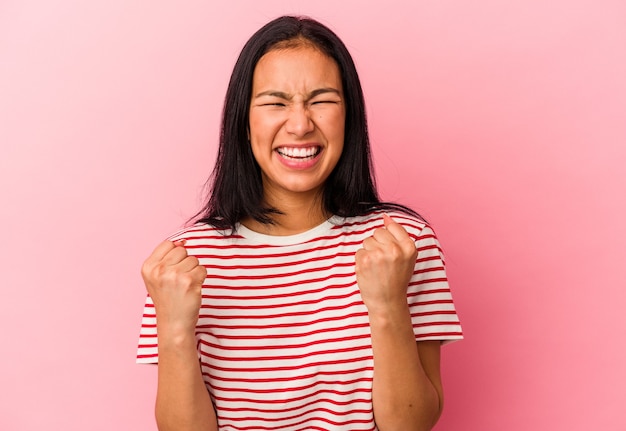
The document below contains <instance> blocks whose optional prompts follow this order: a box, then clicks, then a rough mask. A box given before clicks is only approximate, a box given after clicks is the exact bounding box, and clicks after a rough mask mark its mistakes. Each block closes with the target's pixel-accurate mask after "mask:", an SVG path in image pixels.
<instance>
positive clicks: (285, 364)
mask: <svg viewBox="0 0 626 431" xmlns="http://www.w3.org/2000/svg"><path fill="white" fill-rule="evenodd" d="M392 217H393V219H394V220H395V221H396V222H398V223H400V224H401V225H402V226H403V227H404V228H405V229H406V230H407V232H408V233H409V235H410V236H411V237H412V238H413V239H414V240H415V244H416V247H417V248H418V256H417V260H416V263H415V271H414V273H413V276H412V278H411V281H410V283H409V286H408V290H407V301H408V304H409V307H410V311H411V317H412V322H413V329H414V333H415V338H416V340H418V341H420V340H442V341H451V340H458V339H461V338H462V332H461V326H460V324H459V320H458V317H457V315H456V312H455V308H454V304H453V302H452V296H451V294H450V290H449V287H448V282H447V278H446V273H445V270H444V262H443V255H442V253H441V249H440V247H439V243H438V241H437V238H436V237H435V234H434V233H433V231H432V230H431V229H430V228H429V227H428V226H427V225H426V224H425V223H423V222H421V221H418V220H416V219H414V218H412V217H409V216H407V215H405V214H401V213H393V214H392ZM382 226H383V219H382V213H380V212H376V213H372V214H370V215H367V216H363V217H351V218H340V217H333V218H331V219H329V220H328V221H326V222H325V223H323V224H322V225H320V226H318V227H316V228H314V229H312V230H310V231H307V232H304V233H301V234H298V235H291V236H269V235H263V234H259V233H257V232H253V231H251V230H249V229H246V228H245V227H244V226H239V227H238V230H237V232H236V233H235V234H233V235H231V234H229V233H225V232H224V231H219V230H216V229H215V228H213V227H211V226H208V225H205V224H200V225H195V226H193V227H190V228H187V229H184V230H182V231H180V232H178V233H177V234H176V235H174V236H173V237H172V240H178V239H186V244H185V247H186V248H187V251H188V253H189V254H190V255H194V256H196V257H197V258H198V259H199V261H200V263H201V264H202V265H204V266H205V267H206V269H207V273H208V275H207V278H206V280H205V282H204V285H203V289H202V306H201V309H200V316H199V319H198V326H197V330H196V335H197V340H198V352H199V358H200V362H201V366H202V374H203V376H204V381H205V383H206V385H207V388H208V390H209V392H210V394H211V398H212V400H213V402H214V404H215V407H216V411H217V416H218V423H219V429H220V430H294V431H295V430H307V431H310V430H329V429H332V430H350V431H356V430H369V431H373V430H376V425H375V423H374V417H373V409H372V380H373V373H374V368H373V357H372V346H371V336H370V328H369V321H368V315H367V309H366V307H365V305H364V304H363V301H362V299H361V295H360V292H359V288H358V286H357V283H356V276H355V272H354V262H355V260H354V255H355V253H356V251H357V250H358V249H359V248H361V246H362V242H363V240H364V239H365V238H367V237H369V236H371V235H372V233H373V230H374V229H376V228H378V227H382ZM137 362H140V363H156V362H158V351H157V334H156V316H155V312H154V305H153V304H152V301H151V300H150V298H149V297H148V299H147V301H146V305H145V309H144V314H143V321H142V326H141V333H140V340H139V348H138V354H137ZM207 408H210V407H207Z"/></svg>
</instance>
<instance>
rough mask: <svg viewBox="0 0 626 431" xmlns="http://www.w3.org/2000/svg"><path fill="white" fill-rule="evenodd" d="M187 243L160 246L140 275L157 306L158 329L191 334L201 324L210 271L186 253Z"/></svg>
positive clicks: (162, 244) (171, 243)
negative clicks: (203, 292) (201, 309)
mask: <svg viewBox="0 0 626 431" xmlns="http://www.w3.org/2000/svg"><path fill="white" fill-rule="evenodd" d="M184 244H185V241H177V242H175V243H173V242H171V241H164V242H162V243H161V244H159V245H158V247H157V248H156V249H154V251H153V252H152V254H151V255H150V256H149V257H148V259H146V261H145V262H144V264H143V266H142V268H141V275H142V277H143V280H144V283H145V285H146V289H147V290H148V293H149V294H150V297H151V298H152V302H153V303H154V308H155V310H156V315H157V324H158V325H159V328H161V327H164V328H168V329H169V330H173V331H176V332H181V333H184V332H188V333H189V332H193V331H195V327H196V324H197V323H198V314H199V312H200V305H201V302H202V293H201V292H202V283H203V282H204V280H205V278H206V275H207V272H206V268H205V267H204V266H202V265H200V263H199V262H198V259H197V258H196V257H194V256H189V255H188V254H187V250H186V249H185V247H184Z"/></svg>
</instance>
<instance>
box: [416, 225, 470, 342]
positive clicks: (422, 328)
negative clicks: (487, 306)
mask: <svg viewBox="0 0 626 431" xmlns="http://www.w3.org/2000/svg"><path fill="white" fill-rule="evenodd" d="M415 246H416V247H417V259H416V262H415V270H414V271H413V276H412V277H411V280H410V282H409V286H408V290H407V301H408V304H409V309H410V312H411V320H412V323H413V332H414V334H415V339H416V340H418V341H426V340H441V341H444V342H450V341H454V340H460V339H462V338H463V331H462V329H461V323H460V322H459V318H458V316H457V313H456V309H455V307H454V302H453V300H452V293H451V292H450V287H449V285H448V278H447V276H446V270H445V262H444V257H443V253H442V251H441V247H440V245H439V241H438V240H437V237H436V236H435V233H434V231H433V230H432V229H431V228H430V227H429V226H427V225H426V226H425V227H424V228H423V229H422V230H421V232H420V234H419V236H418V237H417V239H416V241H415Z"/></svg>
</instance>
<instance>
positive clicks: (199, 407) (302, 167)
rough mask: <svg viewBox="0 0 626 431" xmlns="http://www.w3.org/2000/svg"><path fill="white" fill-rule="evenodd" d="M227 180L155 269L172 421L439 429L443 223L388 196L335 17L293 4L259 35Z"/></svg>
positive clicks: (154, 317) (161, 399)
mask: <svg viewBox="0 0 626 431" xmlns="http://www.w3.org/2000/svg"><path fill="white" fill-rule="evenodd" d="M211 184H212V188H211V193H210V195H209V198H208V201H207V204H206V207H205V208H204V209H203V211H202V212H201V213H200V214H199V219H198V220H197V222H196V223H195V224H194V225H193V226H190V227H188V228H186V229H183V230H182V231H180V232H178V233H176V234H175V235H174V236H172V237H171V238H170V240H168V241H165V242H163V243H161V244H160V245H159V246H158V247H157V248H156V249H155V250H154V252H153V253H152V254H151V255H150V257H148V259H147V260H146V261H145V263H144V265H143V268H142V275H143V278H144V281H145V285H146V288H147V290H148V294H149V296H148V300H147V302H146V307H145V311H144V318H143V324H142V329H141V338H140V345H139V353H138V361H139V362H146V363H156V362H158V390H157V400H156V417H157V423H158V426H159V429H160V430H162V431H165V430H350V431H354V430H376V429H378V430H382V431H390V430H402V431H411V430H428V429H431V428H432V427H433V425H434V424H435V423H436V421H437V419H438V418H439V415H440V414H441V410H442V407H443V390H442V384H441V376H440V371H439V355H440V345H441V343H442V341H446V340H455V339H459V338H461V337H462V335H461V328H460V325H459V321H458V318H457V315H456V312H455V309H454V305H453V302H452V297H451V294H450V290H449V288H448V284H447V280H446V275H445V270H444V264H443V257H442V255H441V251H440V248H439V245H438V242H437V239H436V237H435V235H434V233H433V231H432V230H431V229H430V228H429V226H428V225H427V224H426V222H425V221H424V220H423V219H422V218H420V217H419V216H418V215H417V214H416V213H415V212H413V211H412V210H410V209H409V208H406V207H404V206H401V205H398V204H392V203H384V202H381V200H380V199H379V197H378V194H377V192H376V188H375V185H374V181H373V176H372V173H371V160H370V149H369V141H368V134H367V125H366V120H365V107H364V101H363V94H362V90H361V85H360V82H359V79H358V75H357V72H356V69H355V66H354V63H353V61H352V59H351V57H350V55H349V53H348V51H347V49H346V47H345V46H344V44H343V43H342V42H341V41H340V40H339V38H338V37H337V36H336V35H335V34H334V33H333V32H332V31H330V30H329V29H328V28H326V27H325V26H323V25H322V24H320V23H318V22H316V21H314V20H311V19H307V18H299V17H281V18H278V19H276V20H274V21H272V22H270V23H269V24H267V25H265V26H264V27H263V28H261V29H260V30H259V31H258V32H256V33H255V34H254V35H253V36H252V38H251V39H250V40H249V41H248V42H247V44H246V45H245V47H244V48H243V50H242V52H241V54H240V56H239V59H238V61H237V63H236V65H235V68H234V71H233V74H232V77H231V80H230V84H229V87H228V92H227V94H226V101H225V105H224V112H223V119H222V131H221V138H220V146H219V153H218V159H217V163H216V166H215V168H214V171H213V174H212V183H211ZM157 333H158V343H157V339H156V337H157Z"/></svg>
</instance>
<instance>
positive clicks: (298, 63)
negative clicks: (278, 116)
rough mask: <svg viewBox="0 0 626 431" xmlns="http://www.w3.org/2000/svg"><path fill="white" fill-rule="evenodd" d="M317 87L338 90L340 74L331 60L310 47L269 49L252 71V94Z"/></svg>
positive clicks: (337, 67)
mask: <svg viewBox="0 0 626 431" xmlns="http://www.w3.org/2000/svg"><path fill="white" fill-rule="evenodd" d="M319 85H322V86H332V87H335V88H337V89H338V90H340V89H341V88H340V87H341V73H340V71H339V66H338V65H337V63H336V62H335V60H333V59H332V58H331V57H329V56H328V55H326V54H324V53H323V52H322V51H320V50H319V49H318V48H316V47H314V46H312V45H304V46H298V47H293V48H291V47H290V48H279V49H272V50H270V51H268V52H267V53H265V55H263V56H262V57H261V59H260V60H259V62H258V63H257V65H256V67H255V69H254V75H253V87H254V89H255V91H258V90H262V89H261V88H260V87H266V86H269V87H276V86H281V87H295V88H294V89H296V88H297V87H300V86H305V87H309V86H319ZM277 88H278V87H277ZM263 89H265V88H263Z"/></svg>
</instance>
